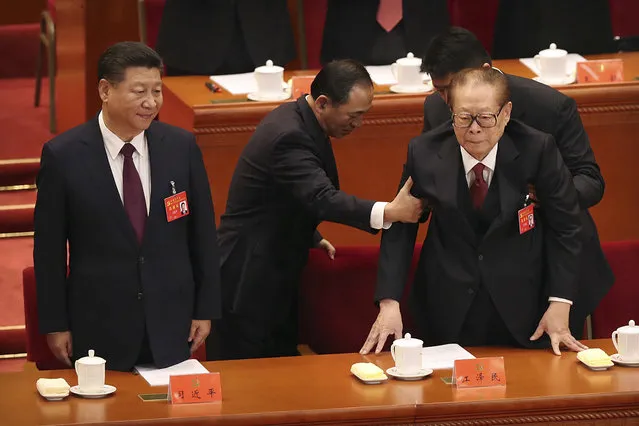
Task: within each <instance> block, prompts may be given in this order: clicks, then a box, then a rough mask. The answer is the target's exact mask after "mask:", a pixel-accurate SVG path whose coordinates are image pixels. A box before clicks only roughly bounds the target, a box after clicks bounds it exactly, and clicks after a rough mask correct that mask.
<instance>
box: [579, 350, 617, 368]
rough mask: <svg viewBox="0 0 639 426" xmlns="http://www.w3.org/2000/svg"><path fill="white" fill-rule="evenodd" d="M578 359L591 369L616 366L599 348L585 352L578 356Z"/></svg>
mask: <svg viewBox="0 0 639 426" xmlns="http://www.w3.org/2000/svg"><path fill="white" fill-rule="evenodd" d="M577 359H578V360H579V361H581V362H583V363H584V364H586V365H587V366H588V367H590V368H597V369H604V368H608V367H612V366H613V365H614V364H613V363H612V360H611V359H610V356H609V355H608V354H607V353H606V352H604V351H603V350H602V349H599V348H590V349H586V350H583V351H581V352H579V353H578V354H577Z"/></svg>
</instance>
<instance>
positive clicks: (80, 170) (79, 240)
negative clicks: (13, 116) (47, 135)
mask: <svg viewBox="0 0 639 426" xmlns="http://www.w3.org/2000/svg"><path fill="white" fill-rule="evenodd" d="M161 70H162V61H161V59H160V57H159V56H158V55H157V53H156V52H154V51H153V50H152V49H151V48H149V47H148V46H146V45H144V44H142V43H134V42H123V43H117V44H115V45H113V46H111V47H109V48H108V49H107V50H106V51H105V52H104V53H103V54H102V56H101V57H100V59H99V63H98V74H99V86H98V92H99V95H100V98H101V99H102V110H101V111H100V113H99V114H98V115H97V117H96V118H94V119H92V120H90V121H88V122H87V123H85V124H82V125H80V126H78V127H76V128H73V129H71V130H69V131H67V132H64V133H62V134H60V135H58V136H56V137H55V138H53V139H52V140H51V141H49V142H47V143H46V144H45V145H44V147H43V150H42V159H41V164H40V173H39V175H38V180H37V184H38V198H37V202H36V208H35V246H34V264H35V272H36V284H37V296H38V314H39V327H40V332H41V333H43V334H46V335H47V341H48V344H49V347H50V349H51V351H52V352H53V354H54V355H55V356H56V357H57V358H58V359H59V360H60V361H62V362H63V363H65V364H67V365H72V361H73V360H74V359H77V358H81V357H83V356H86V354H87V351H88V350H89V349H93V350H95V353H96V354H97V355H98V356H100V357H102V358H104V359H106V367H107V368H108V369H111V370H121V371H126V370H130V369H131V368H132V367H133V366H134V365H135V364H140V363H153V364H155V365H156V366H158V367H166V366H169V365H172V364H176V363H178V362H181V361H184V360H185V359H187V358H188V357H189V356H190V354H191V353H192V352H194V351H195V350H196V349H197V348H198V347H199V346H200V345H201V344H202V343H203V342H204V340H205V339H206V337H207V335H208V334H209V332H210V329H211V320H212V319H215V318H218V317H219V315H220V295H219V292H220V279H219V260H218V250H217V243H216V238H217V237H216V229H215V216H214V213H213V203H212V200H211V193H210V189H209V183H208V178H207V175H206V171H205V169H204V163H203V161H202V155H201V153H200V150H199V148H198V146H197V145H196V143H195V138H194V136H193V135H192V134H191V133H188V132H186V131H184V130H182V129H179V128H176V127H173V126H169V125H166V124H164V123H160V122H157V121H154V118H155V117H156V115H157V113H158V111H159V110H160V107H161V106H162V79H161ZM182 203H184V204H185V205H186V208H187V209H188V210H189V214H188V215H183V214H181V212H180V208H179V205H180V204H182ZM67 246H68V256H67ZM67 262H68V275H67Z"/></svg>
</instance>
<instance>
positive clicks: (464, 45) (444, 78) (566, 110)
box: [422, 27, 614, 338]
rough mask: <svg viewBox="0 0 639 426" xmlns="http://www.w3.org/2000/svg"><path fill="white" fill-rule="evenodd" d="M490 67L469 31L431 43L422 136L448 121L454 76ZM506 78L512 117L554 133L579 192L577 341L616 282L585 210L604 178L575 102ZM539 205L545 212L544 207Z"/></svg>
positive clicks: (424, 65) (456, 31) (536, 85)
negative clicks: (430, 92) (430, 80)
mask: <svg viewBox="0 0 639 426" xmlns="http://www.w3.org/2000/svg"><path fill="white" fill-rule="evenodd" d="M490 65H491V59H490V56H489V55H488V53H487V52H486V50H485V49H484V47H483V46H482V44H481V42H480V41H479V40H478V39H477V38H476V37H475V35H474V34H473V33H471V32H470V31H468V30H465V29H463V28H458V27H452V28H450V29H449V30H448V31H446V32H444V33H442V34H441V35H439V36H437V37H435V38H434V39H433V40H432V42H431V44H430V46H429V48H428V50H427V51H426V55H425V56H424V59H423V61H422V71H424V72H428V73H430V74H431V76H432V78H433V85H434V86H435V89H437V92H438V93H436V94H433V95H431V96H428V97H427V98H426V100H425V101H424V132H426V131H428V130H431V129H433V128H435V127H438V126H440V125H442V124H443V123H446V122H450V114H451V112H450V108H449V106H448V105H447V102H448V90H447V88H448V85H449V84H450V80H451V79H452V77H453V76H454V75H455V74H456V73H457V72H459V71H460V70H462V69H464V68H478V67H481V66H490ZM505 75H506V79H507V81H508V87H509V88H510V96H511V99H512V103H513V110H512V113H511V117H512V118H514V119H517V120H519V121H521V122H523V123H525V124H527V125H529V126H531V127H534V128H535V129H537V130H540V131H542V132H545V133H549V134H551V135H553V137H554V140H555V143H556V144H557V148H558V149H559V152H560V153H561V156H562V158H563V160H564V162H565V163H566V166H567V167H568V169H569V170H570V173H571V174H572V176H573V183H574V184H575V187H576V188H577V195H578V196H579V206H580V208H581V214H580V216H581V225H582V233H581V237H582V241H583V250H582V255H581V258H580V268H579V269H580V278H579V293H578V296H577V299H576V300H575V301H574V302H575V303H574V305H573V308H572V312H571V317H570V320H571V324H570V329H571V331H572V334H573V336H576V337H577V338H581V337H582V334H583V327H584V320H585V319H586V317H587V316H588V315H590V314H591V313H592V312H593V311H594V310H595V308H596V307H597V305H598V304H599V302H600V301H601V299H602V298H603V297H604V296H605V294H606V293H607V292H608V290H609V289H610V287H611V286H612V284H613V283H614V276H613V274H612V270H611V269H610V266H609V265H608V262H607V261H606V258H605V257H604V254H603V251H602V249H601V243H600V242H599V235H598V234H597V227H596V225H595V222H594V221H593V219H592V216H590V213H589V212H588V209H589V208H590V207H593V206H595V205H596V204H597V203H599V202H600V201H601V198H602V197H603V193H604V186H605V184H604V179H603V176H602V175H601V172H600V170H599V166H598V165H597V162H596V161H595V155H594V153H593V151H592V149H591V147H590V141H589V140H588V134H587V133H586V130H585V129H584V126H583V124H582V122H581V118H580V117H579V112H578V111H577V105H576V103H575V101H574V99H572V98H569V97H568V96H566V95H564V94H562V93H561V92H559V91H558V90H556V89H553V88H552V87H550V86H546V85H545V84H541V83H537V82H536V81H534V80H531V79H528V78H522V77H518V76H514V75H510V74H505ZM448 132H449V133H450V134H452V133H453V129H452V126H449V127H448ZM538 207H540V208H543V204H541V205H538Z"/></svg>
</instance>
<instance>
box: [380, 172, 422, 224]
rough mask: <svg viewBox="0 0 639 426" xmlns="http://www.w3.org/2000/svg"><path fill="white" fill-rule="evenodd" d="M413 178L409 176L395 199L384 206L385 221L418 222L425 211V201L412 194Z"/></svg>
mask: <svg viewBox="0 0 639 426" xmlns="http://www.w3.org/2000/svg"><path fill="white" fill-rule="evenodd" d="M412 187H413V179H412V178H410V177H409V178H408V180H407V181H406V183H404V186H402V189H400V190H399V192H398V193H397V195H396V196H395V199H394V200H393V201H391V202H390V203H388V204H386V207H384V222H391V223H392V222H404V223H417V221H418V220H419V218H420V217H421V216H422V212H423V211H424V201H422V200H420V199H419V198H415V197H413V196H412V195H411V194H410V189H411V188H412Z"/></svg>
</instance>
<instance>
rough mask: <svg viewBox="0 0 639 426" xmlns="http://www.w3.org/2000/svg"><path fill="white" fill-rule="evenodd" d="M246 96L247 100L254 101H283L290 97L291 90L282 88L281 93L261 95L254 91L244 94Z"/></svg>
mask: <svg viewBox="0 0 639 426" xmlns="http://www.w3.org/2000/svg"><path fill="white" fill-rule="evenodd" d="M246 97H247V98H248V99H249V100H251V101H256V102H277V101H284V100H286V99H288V98H290V97H291V92H290V90H284V91H282V94H281V95H279V96H262V95H260V94H259V93H257V92H254V93H249V94H248V95H246Z"/></svg>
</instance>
